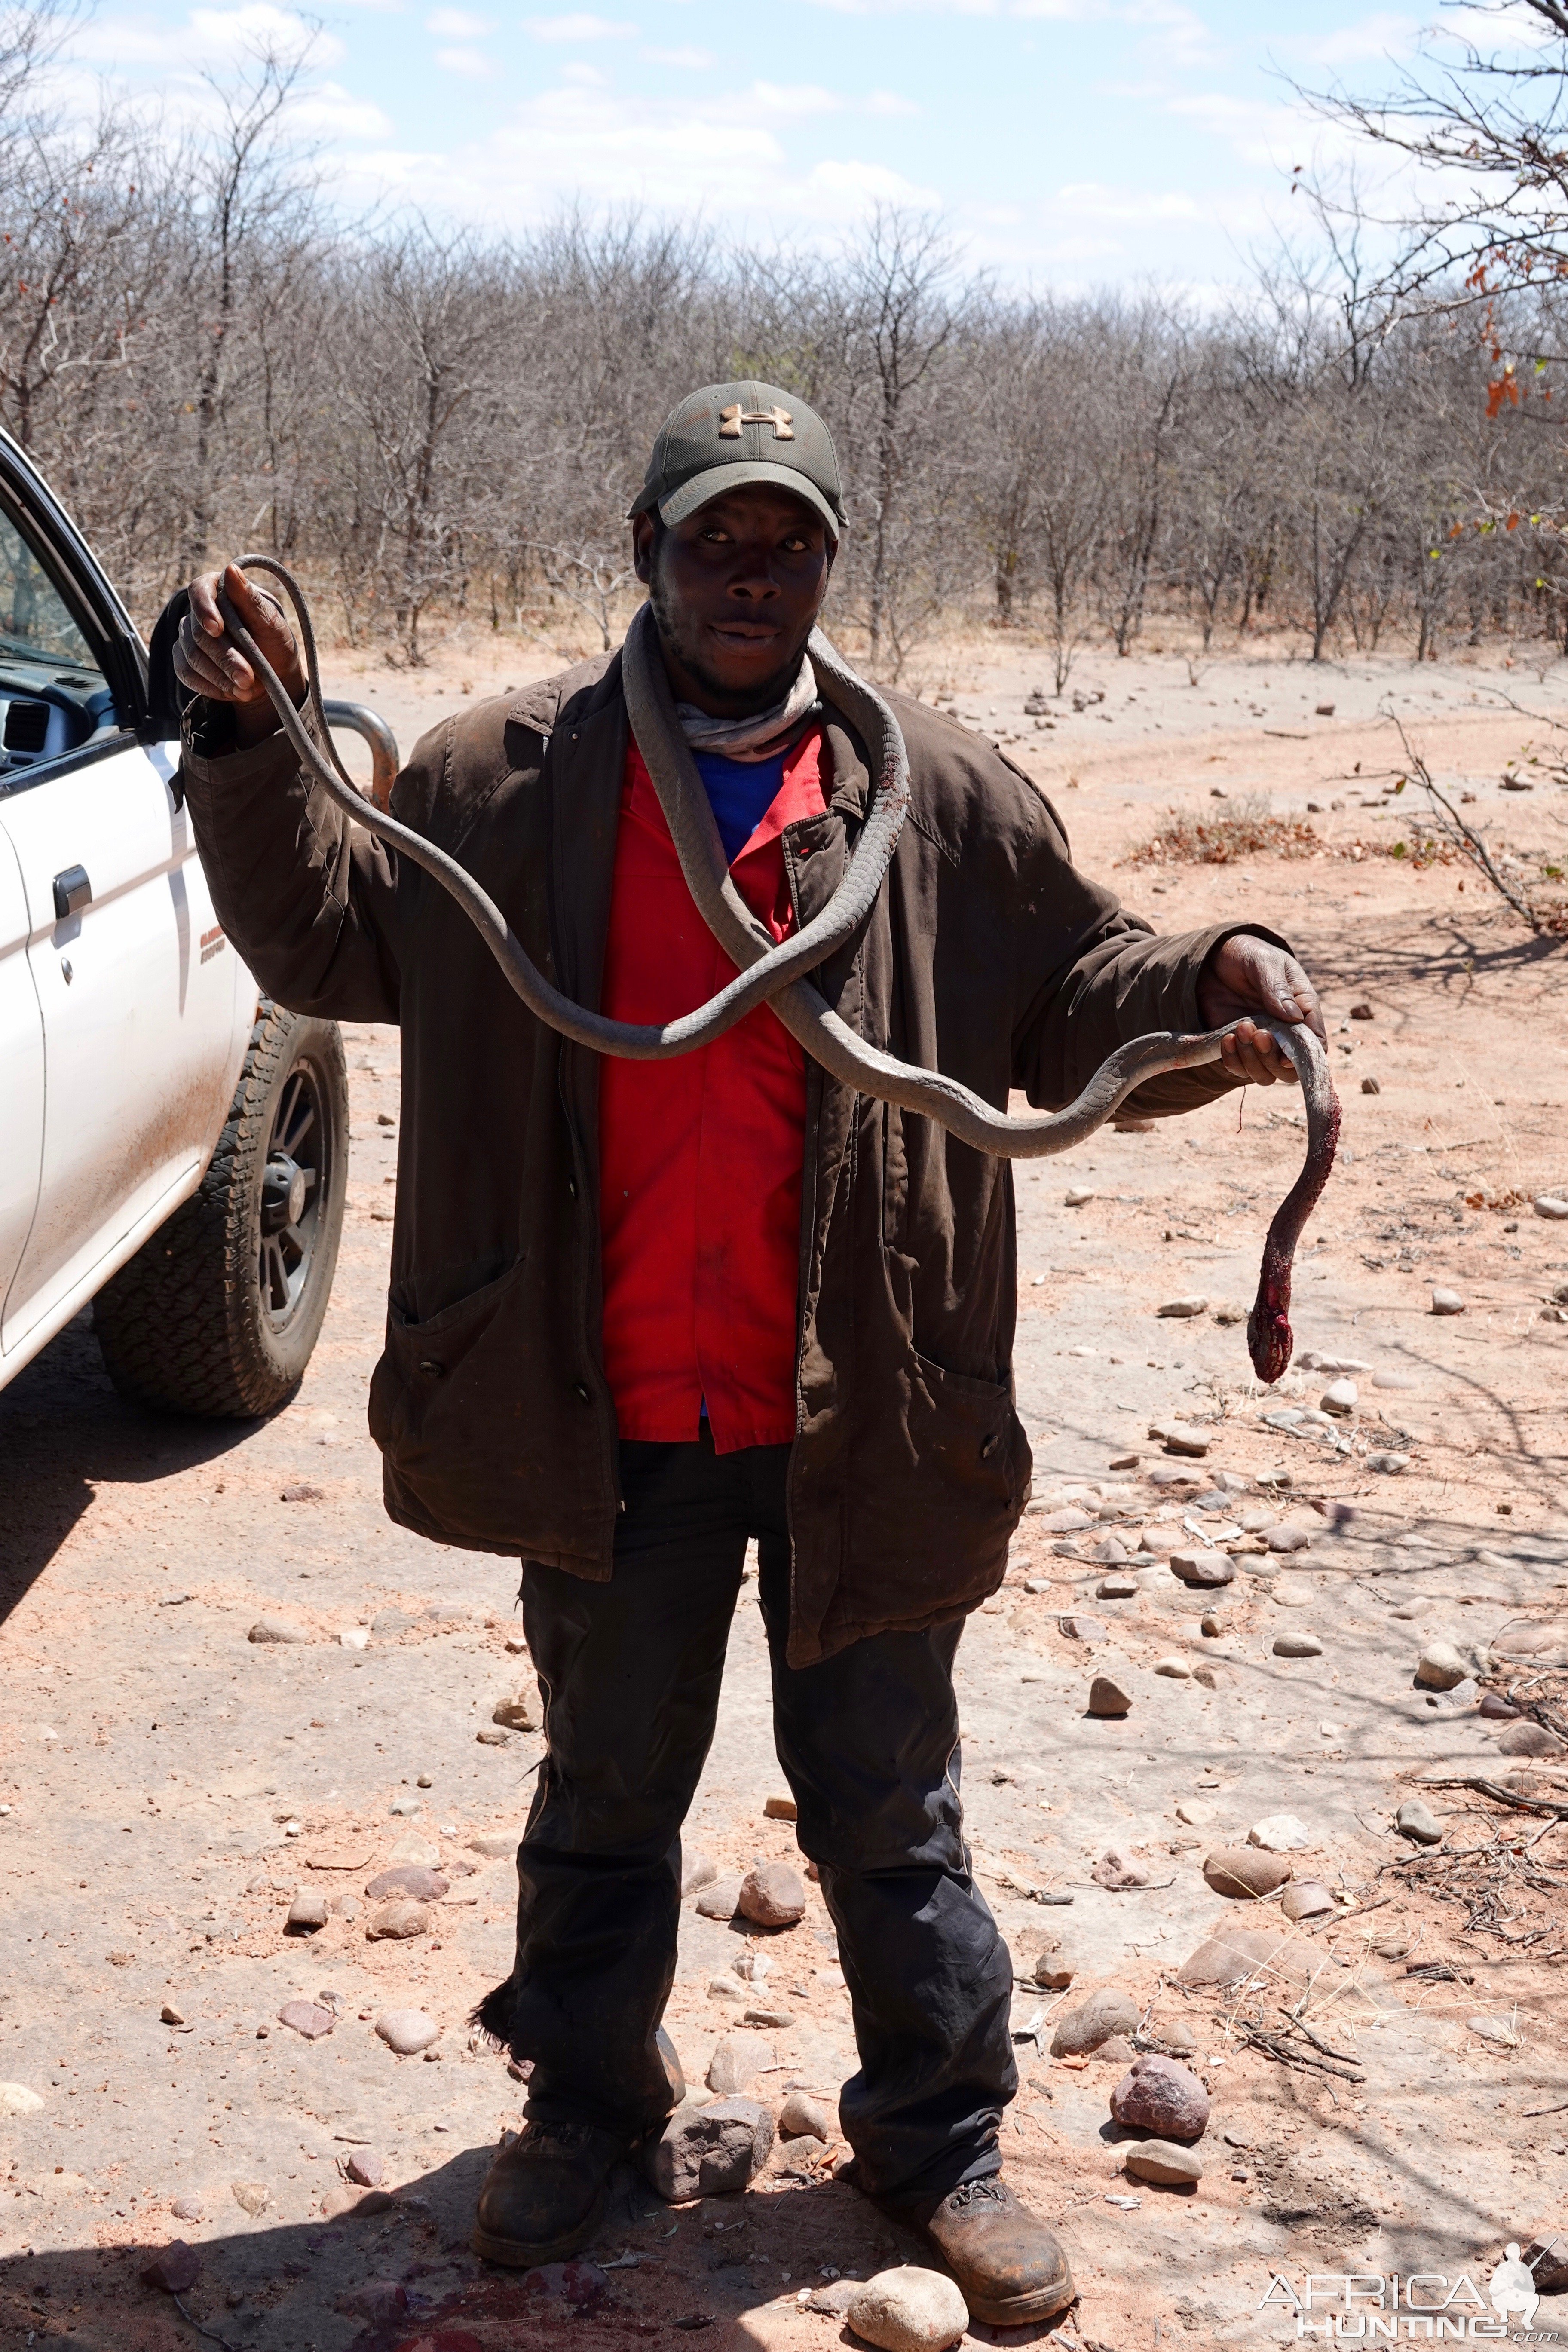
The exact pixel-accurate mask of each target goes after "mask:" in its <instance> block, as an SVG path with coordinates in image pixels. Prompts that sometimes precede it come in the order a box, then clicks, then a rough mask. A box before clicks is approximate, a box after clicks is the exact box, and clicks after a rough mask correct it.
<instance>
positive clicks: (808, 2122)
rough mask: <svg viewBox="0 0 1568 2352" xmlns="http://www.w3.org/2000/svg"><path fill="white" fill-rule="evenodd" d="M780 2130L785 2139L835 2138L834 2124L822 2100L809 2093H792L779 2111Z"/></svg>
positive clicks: (824, 2139)
mask: <svg viewBox="0 0 1568 2352" xmlns="http://www.w3.org/2000/svg"><path fill="white" fill-rule="evenodd" d="M779 2130H780V2132H781V2133H782V2134H783V2136H784V2138H785V2139H820V2140H823V2141H826V2140H830V2139H831V2138H832V2137H833V2123H832V2119H831V2117H830V2116H829V2115H828V2112H827V2109H826V2107H825V2106H824V2105H823V2104H822V2101H821V2100H820V2099H814V2098H813V2097H812V2095H811V2094H810V2092H809V2091H792V2092H791V2093H790V2095H789V2096H788V2098H786V2099H785V2101H784V2105H783V2106H782V2107H781V2108H780V2109H779Z"/></svg>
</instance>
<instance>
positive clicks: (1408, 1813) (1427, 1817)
mask: <svg viewBox="0 0 1568 2352" xmlns="http://www.w3.org/2000/svg"><path fill="white" fill-rule="evenodd" d="M1394 1828H1395V1829H1396V1830H1397V1831H1398V1832H1399V1834H1400V1836H1401V1837H1407V1838H1414V1840H1415V1843H1416V1844H1417V1845H1441V1844H1442V1843H1443V1824H1442V1822H1439V1821H1438V1820H1437V1818H1436V1815H1435V1814H1434V1813H1433V1812H1432V1811H1431V1810H1430V1808H1429V1807H1427V1806H1426V1805H1424V1804H1423V1803H1422V1801H1421V1800H1420V1798H1419V1797H1407V1798H1406V1799H1405V1802H1404V1804H1402V1805H1401V1806H1400V1808H1399V1811H1398V1812H1397V1813H1396V1814H1395V1815H1394Z"/></svg>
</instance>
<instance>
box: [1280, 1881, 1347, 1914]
mask: <svg viewBox="0 0 1568 2352" xmlns="http://www.w3.org/2000/svg"><path fill="white" fill-rule="evenodd" d="M1335 1907H1336V1906H1335V1904H1334V1898H1333V1896H1332V1895H1331V1894H1330V1892H1329V1890H1328V1888H1327V1887H1326V1886H1325V1885H1323V1883H1322V1881H1321V1879H1319V1878H1293V1879H1292V1880H1291V1882H1290V1884H1289V1886H1287V1888H1286V1889H1285V1892H1284V1894H1283V1895H1281V1896H1280V1897H1279V1908H1280V1910H1281V1912H1282V1913H1283V1914H1284V1916H1285V1917H1286V1918H1287V1919H1321V1917H1322V1916H1323V1914H1324V1913H1325V1912H1327V1911H1332V1910H1333V1909H1334V1908H1335Z"/></svg>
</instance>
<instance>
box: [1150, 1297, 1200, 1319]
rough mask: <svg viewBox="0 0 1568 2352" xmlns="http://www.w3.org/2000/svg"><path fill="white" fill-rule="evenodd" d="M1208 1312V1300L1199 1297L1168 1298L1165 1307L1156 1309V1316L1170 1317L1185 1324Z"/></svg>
mask: <svg viewBox="0 0 1568 2352" xmlns="http://www.w3.org/2000/svg"><path fill="white" fill-rule="evenodd" d="M1207 1311H1208V1300H1207V1299H1206V1298H1197V1297H1193V1298H1167V1299H1166V1301H1165V1303H1164V1305H1163V1307H1155V1309H1154V1312H1155V1314H1156V1315H1165V1316H1170V1317H1173V1318H1174V1319H1175V1320H1176V1321H1177V1322H1188V1321H1190V1320H1191V1318H1193V1317H1194V1315H1204V1314H1206V1313H1207Z"/></svg>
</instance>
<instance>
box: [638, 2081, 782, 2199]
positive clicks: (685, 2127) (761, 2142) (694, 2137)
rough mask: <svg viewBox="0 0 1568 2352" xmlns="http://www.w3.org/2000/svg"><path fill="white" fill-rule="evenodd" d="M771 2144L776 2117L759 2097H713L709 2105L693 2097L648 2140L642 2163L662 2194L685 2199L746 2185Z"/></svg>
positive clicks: (719, 2194)
mask: <svg viewBox="0 0 1568 2352" xmlns="http://www.w3.org/2000/svg"><path fill="white" fill-rule="evenodd" d="M772 2153H773V2117H772V2116H770V2115H769V2113H768V2111H767V2109H766V2107H764V2106H761V2105H758V2103H757V2101H756V2100H755V2099H713V2100H710V2102H709V2103H708V2105H705V2106H700V2105H698V2104H697V2103H696V2102H695V2101H694V2100H687V2101H686V2102H685V2103H684V2104H683V2105H680V2106H679V2107H677V2109H676V2110H675V2113H674V2114H673V2115H672V2116H671V2117H670V2119H669V2121H668V2123H667V2124H666V2126H665V2127H664V2130H663V2131H662V2132H661V2133H660V2135H659V2137H658V2139H657V2140H654V2141H652V2142H651V2143H649V2144H647V2153H646V2155H645V2158H644V2163H645V2166H646V2168H647V2176H648V2179H650V2180H651V2181H652V2183H653V2185H654V2187H655V2188H656V2189H658V2193H659V2195H660V2196H661V2197H663V2198H665V2199H667V2200H668V2202H669V2203H670V2204H672V2205H684V2204H687V2203H688V2202H689V2200H691V2199H693V2198H695V2197H725V2196H732V2195H734V2194H736V2193H737V2192H738V2191H739V2190H741V2189H744V2188H745V2187H746V2186H747V2184H748V2182H749V2181H751V2180H752V2179H754V2178H755V2176H756V2175H757V2174H758V2173H759V2172H760V2171H761V2170H762V2168H763V2165H764V2164H765V2163H766V2162H767V2160H768V2158H769V2156H770V2155H771V2154H772Z"/></svg>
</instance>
